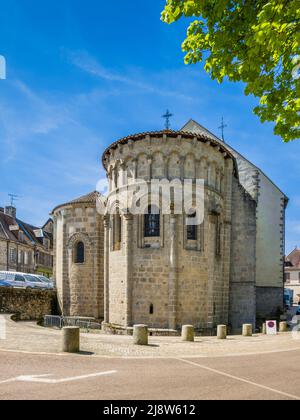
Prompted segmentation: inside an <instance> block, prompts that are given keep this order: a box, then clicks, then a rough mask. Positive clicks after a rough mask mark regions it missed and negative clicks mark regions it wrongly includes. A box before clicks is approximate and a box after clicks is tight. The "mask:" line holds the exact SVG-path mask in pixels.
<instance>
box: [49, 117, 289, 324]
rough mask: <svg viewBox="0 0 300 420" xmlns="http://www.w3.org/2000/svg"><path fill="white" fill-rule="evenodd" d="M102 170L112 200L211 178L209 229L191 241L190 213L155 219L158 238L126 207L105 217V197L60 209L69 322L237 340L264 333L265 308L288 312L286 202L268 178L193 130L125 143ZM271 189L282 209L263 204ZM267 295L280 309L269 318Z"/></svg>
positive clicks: (60, 261)
mask: <svg viewBox="0 0 300 420" xmlns="http://www.w3.org/2000/svg"><path fill="white" fill-rule="evenodd" d="M103 165H104V168H105V170H106V172H107V178H108V184H109V196H108V197H106V198H105V199H109V198H111V197H113V196H114V195H115V194H116V192H121V191H122V190H124V189H125V188H127V185H128V184H130V185H134V184H135V183H136V181H137V179H143V180H145V181H147V182H148V183H149V182H150V180H153V179H156V180H163V179H167V180H170V181H172V180H174V179H180V180H182V181H183V180H185V179H189V180H192V181H193V182H194V183H195V182H196V180H197V179H203V180H204V182H205V193H204V207H205V211H204V222H203V223H202V224H201V225H199V226H197V227H196V228H195V229H194V230H192V231H191V230H189V228H188V226H187V218H188V217H189V215H188V214H175V212H174V211H173V210H172V209H173V208H172V206H171V211H170V214H162V212H161V211H160V213H159V214H158V215H157V216H156V217H155V218H152V219H151V222H149V223H150V230H151V228H153V226H154V225H155V228H153V231H151V233H150V234H149V232H148V231H147V223H148V222H147V223H146V222H145V218H146V217H147V215H141V214H139V215H132V214H130V213H128V212H127V211H126V209H124V208H121V207H120V208H119V207H118V203H116V204H115V205H116V208H115V210H116V211H115V214H111V211H108V209H104V211H103V203H105V200H104V198H103V197H101V196H100V194H98V193H96V192H94V193H91V194H89V195H87V196H85V197H81V198H80V199H77V200H74V201H73V202H70V203H67V204H64V205H61V206H59V207H57V208H56V209H55V210H54V211H53V217H54V221H55V232H54V237H55V243H54V253H55V267H54V271H55V277H56V284H57V289H58V295H59V304H60V307H61V310H62V312H63V314H64V315H71V316H93V317H96V318H98V319H99V318H100V319H104V322H105V323H107V324H114V325H118V326H123V327H131V326H133V325H134V324H146V325H148V326H149V327H152V328H165V329H178V328H180V327H181V326H182V325H193V326H194V327H195V328H196V329H198V330H201V331H205V332H209V331H211V330H212V329H214V328H215V327H216V326H217V325H219V324H224V325H228V326H230V327H231V331H238V330H240V329H241V327H242V325H243V324H252V325H253V327H254V326H255V322H256V317H257V299H258V301H259V315H260V317H261V316H262V315H265V316H266V317H267V316H268V315H269V313H270V308H271V310H273V312H275V311H276V310H279V309H282V305H283V299H282V291H283V255H284V232H283V230H284V214H285V207H286V204H287V198H286V197H285V196H284V194H283V193H282V192H281V191H280V190H279V189H278V188H277V187H276V186H275V185H274V184H273V183H272V182H271V181H270V180H269V179H268V178H267V177H266V176H265V175H264V174H263V173H262V172H261V171H260V170H259V169H258V168H256V167H255V166H254V165H252V164H251V163H250V162H248V161H247V160H246V159H245V158H243V157H242V156H241V155H239V154H238V152H236V151H234V150H233V149H232V148H231V147H229V146H228V145H226V144H225V143H224V142H222V141H221V140H219V139H218V138H217V137H215V136H214V135H212V134H211V133H210V132H208V131H207V130H206V129H205V128H204V127H202V126H201V125H199V124H197V123H195V122H194V121H191V122H189V123H188V124H187V125H186V126H185V127H184V128H183V129H182V130H181V131H179V132H176V131H169V130H168V131H161V132H150V133H143V134H137V135H133V136H129V137H126V138H124V139H121V140H119V141H117V142H116V143H114V144H112V145H111V146H110V147H109V148H108V149H107V150H106V151H105V152H104V154H103ZM124 174H126V176H125V177H124ZM270 190H271V192H272V194H271V200H273V201H272V206H269V205H268V204H264V203H266V202H267V197H270ZM99 199H100V202H101V203H102V212H101V211H99V208H97V202H98V201H99ZM143 210H145V209H143ZM160 210H161V209H160ZM145 213H147V211H145ZM268 214H269V215H270V218H271V220H272V223H271V224H268V221H267V217H268ZM274 218H275V219H274ZM264 220H265V223H263V221H264ZM274 220H275V222H274ZM147 221H149V219H147ZM151 223H152V224H151ZM155 229H156V230H155ZM265 236H267V237H268V238H273V239H272V241H273V242H274V243H273V244H272V246H273V247H274V253H275V255H272V259H271V261H272V262H273V263H272V264H269V265H268V263H266V264H267V265H268V266H267V267H264V266H263V264H262V263H261V260H262V259H263V257H264V256H263V255H261V254H262V252H265V253H266V255H267V252H268V251H267V249H265V248H264V247H265V242H264V240H265V239H264V237H265ZM82 245H83V247H84V256H83V259H82V260H80V258H79V261H78V257H80V255H79V254H80V250H82ZM257 249H259V255H258V252H257ZM262 293H263V294H262ZM264 296H265V297H268V299H270V300H269V301H268V302H266V304H265V311H264V305H263V300H264Z"/></svg>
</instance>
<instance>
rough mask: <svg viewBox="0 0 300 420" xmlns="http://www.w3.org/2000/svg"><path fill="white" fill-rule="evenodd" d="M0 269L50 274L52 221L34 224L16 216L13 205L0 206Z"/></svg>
mask: <svg viewBox="0 0 300 420" xmlns="http://www.w3.org/2000/svg"><path fill="white" fill-rule="evenodd" d="M0 271H19V272H23V273H32V274H42V275H45V276H47V277H51V276H52V274H53V222H52V220H51V219H49V220H48V221H47V222H46V223H45V224H44V226H42V227H36V226H32V225H30V224H28V223H26V222H23V221H22V220H20V219H18V218H17V210H16V208H15V207H13V206H7V207H5V208H3V207H0Z"/></svg>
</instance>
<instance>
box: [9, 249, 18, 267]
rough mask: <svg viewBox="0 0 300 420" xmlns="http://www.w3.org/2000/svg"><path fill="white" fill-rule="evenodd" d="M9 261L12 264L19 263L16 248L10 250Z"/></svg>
mask: <svg viewBox="0 0 300 420" xmlns="http://www.w3.org/2000/svg"><path fill="white" fill-rule="evenodd" d="M9 260H10V262H11V263H12V264H16V262H17V250H16V249H15V248H10V250H9Z"/></svg>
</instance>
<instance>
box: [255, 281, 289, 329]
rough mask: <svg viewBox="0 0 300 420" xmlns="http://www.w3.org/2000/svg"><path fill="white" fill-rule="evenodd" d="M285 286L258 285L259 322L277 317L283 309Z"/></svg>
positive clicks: (257, 305) (257, 309)
mask: <svg viewBox="0 0 300 420" xmlns="http://www.w3.org/2000/svg"><path fill="white" fill-rule="evenodd" d="M283 290H284V289H283V287H256V312H257V320H258V322H261V321H266V320H271V319H273V318H274V319H277V318H278V317H279V316H280V314H281V311H282V310H283V293H284V291H283Z"/></svg>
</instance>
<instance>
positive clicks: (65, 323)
mask: <svg viewBox="0 0 300 420" xmlns="http://www.w3.org/2000/svg"><path fill="white" fill-rule="evenodd" d="M44 327H46V328H58V329H62V328H63V327H79V328H80V329H84V330H87V331H89V330H101V328H102V326H101V324H99V323H98V322H95V319H93V318H76V317H67V316H66V317H65V316H54V315H46V316H45V317H44Z"/></svg>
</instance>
